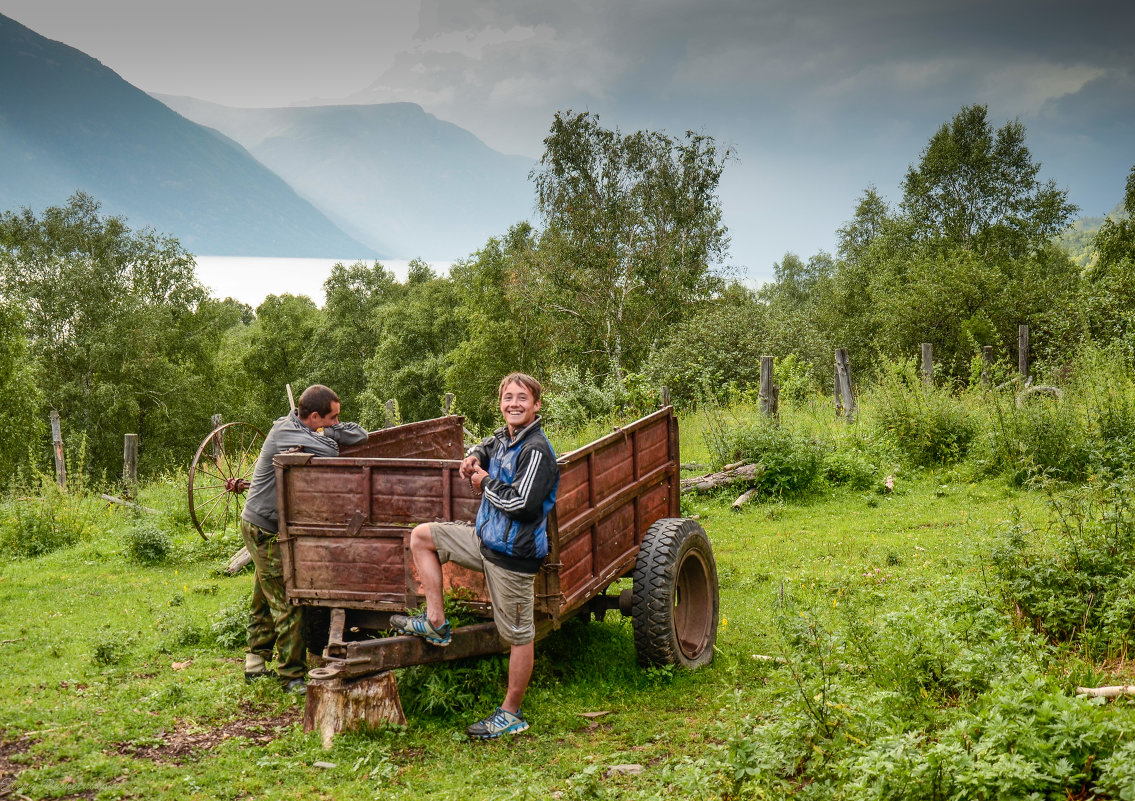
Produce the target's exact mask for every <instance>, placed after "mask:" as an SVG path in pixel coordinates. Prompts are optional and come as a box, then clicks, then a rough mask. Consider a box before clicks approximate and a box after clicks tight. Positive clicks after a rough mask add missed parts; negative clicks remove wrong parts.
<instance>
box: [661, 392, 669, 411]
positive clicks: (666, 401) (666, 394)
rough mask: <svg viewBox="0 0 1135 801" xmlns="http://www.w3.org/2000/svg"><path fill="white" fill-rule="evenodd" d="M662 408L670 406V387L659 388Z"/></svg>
mask: <svg viewBox="0 0 1135 801" xmlns="http://www.w3.org/2000/svg"><path fill="white" fill-rule="evenodd" d="M661 397H662V408H663V409H665V408H666V407H667V406H669V405H670V387H662V388H661Z"/></svg>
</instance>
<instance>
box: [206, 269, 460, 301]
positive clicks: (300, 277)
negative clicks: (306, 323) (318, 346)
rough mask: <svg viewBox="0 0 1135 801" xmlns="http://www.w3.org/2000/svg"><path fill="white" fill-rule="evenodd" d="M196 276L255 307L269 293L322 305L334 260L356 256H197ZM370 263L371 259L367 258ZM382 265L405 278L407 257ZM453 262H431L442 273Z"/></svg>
mask: <svg viewBox="0 0 1135 801" xmlns="http://www.w3.org/2000/svg"><path fill="white" fill-rule="evenodd" d="M195 258H196V261H197V278H198V280H199V281H200V282H201V283H202V284H204V285H205V286H207V287H209V289H210V291H211V292H212V294H213V297H216V298H236V299H237V300H239V301H241V302H242V303H247V304H248V305H249V306H252V307H253V308H256V307H257V306H259V305H260V303H261V302H262V301H263V300H264V298H266V297H268V296H269V295H283V294H285V293H287V294H292V295H307V296H308V297H309V298H311V299H312V300H314V301H315V302H316V303H317V304H319V305H320V306H322V305H323V282H324V281H326V280H327V277H328V276H329V275H331V268H332V267H334V266H335V265H336V264H337V263H339V262H343V263H344V264H353V263H354V262H355V261H356V259H277V258H269V257H259V256H196V257H195ZM367 263H368V264H371V263H373V262H367ZM381 263H382V266H383V267H385V268H386V269H387V271H389V272H391V273H394V275H395V276H397V277H398V279H399V280H400V281H405V280H406V274H407V272H408V270H409V264H410V261H409V259H382V260H381ZM450 264H452V262H448V261H442V262H430V266H431V267H432V268H433V269H434V272H436V273H439V274H442V275H444V274H445V273H447V272H448V271H449V266H450Z"/></svg>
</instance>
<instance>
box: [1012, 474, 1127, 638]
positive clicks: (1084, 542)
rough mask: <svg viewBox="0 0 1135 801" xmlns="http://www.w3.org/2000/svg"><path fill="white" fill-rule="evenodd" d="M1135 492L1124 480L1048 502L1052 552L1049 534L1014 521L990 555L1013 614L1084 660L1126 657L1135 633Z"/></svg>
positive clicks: (1092, 487)
mask: <svg viewBox="0 0 1135 801" xmlns="http://www.w3.org/2000/svg"><path fill="white" fill-rule="evenodd" d="M1133 489H1135V484H1133V483H1132V482H1131V481H1130V480H1127V481H1123V482H1121V483H1116V484H1110V485H1108V486H1105V487H1097V486H1093V485H1089V486H1086V487H1083V488H1079V489H1077V490H1075V491H1073V492H1072V493H1070V494H1068V495H1066V496H1059V495H1053V496H1052V497H1051V498H1050V504H1051V509H1052V518H1053V519H1052V522H1051V525H1050V527H1049V531H1052V532H1055V534H1056V537H1057V539H1056V542H1055V543H1054V544H1053V545H1051V546H1049V545H1048V544H1047V543H1046V541H1045V540H1046V538H1047V537H1046V532H1042V531H1037V530H1036V529H1032V528H1029V527H1028V526H1025V525H1024V524H1023V523H1021V522H1019V521H1018V522H1017V523H1015V524H1014V525H1012V526H1011V527H1010V528H1009V530H1008V531H1007V532H1006V535H1005V537H1004V540H1003V542H1002V543H1001V544H1000V545H999V546H998V547H997V549H996V550H995V551H994V553H993V564H994V566H995V569H996V571H997V575H998V577H999V578H1000V580H1001V587H1002V592H1003V595H1004V597H1005V598H1006V600H1007V601H1008V602H1009V604H1010V605H1011V606H1012V608H1013V609H1014V610H1015V611H1016V612H1017V613H1018V614H1019V615H1020V616H1021V617H1022V619H1024V620H1025V621H1027V622H1028V623H1029V624H1030V625H1031V626H1032V627H1033V628H1035V629H1036V631H1038V632H1039V633H1041V634H1042V635H1044V636H1045V637H1047V638H1049V639H1050V640H1051V641H1052V642H1054V643H1058V644H1074V645H1076V646H1078V647H1080V648H1081V649H1083V650H1084V652H1085V656H1087V657H1088V658H1099V657H1104V656H1108V655H1116V654H1120V655H1124V656H1125V655H1126V653H1127V649H1128V644H1129V642H1130V640H1131V636H1132V634H1133V633H1135V509H1133V507H1132V501H1131V492H1132V490H1133ZM1049 536H1050V535H1049Z"/></svg>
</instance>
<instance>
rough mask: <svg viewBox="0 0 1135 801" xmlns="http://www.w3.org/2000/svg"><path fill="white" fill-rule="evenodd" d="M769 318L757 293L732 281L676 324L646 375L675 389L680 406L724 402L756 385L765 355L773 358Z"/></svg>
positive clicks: (676, 400) (657, 352) (653, 354)
mask: <svg viewBox="0 0 1135 801" xmlns="http://www.w3.org/2000/svg"><path fill="white" fill-rule="evenodd" d="M789 255H791V254H789ZM769 315H770V309H769V307H768V306H767V305H766V304H765V303H762V302H761V300H760V298H759V297H758V296H757V294H756V293H754V292H753V291H752V290H751V289H748V288H747V287H745V286H743V285H741V284H738V283H731V284H729V285H728V286H727V287H726V288H725V290H724V291H723V292H722V293H721V294H720V295H719V296H718V297H716V298H714V299H713V300H712V301H710V302H708V303H706V304H704V305H703V306H701V307H700V308H699V309H698V310H697V311H695V312H694V313H693V314H692V315H690V316H689V317H688V318H687V319H685V320H683V321H682V322H681V323H679V324H678V325H676V326H674V328H673V330H672V331H671V332H670V336H669V338H668V340H667V342H666V343H665V344H664V345H662V346H661V347H659V348H658V349H656V350H655V351H654V352H653V353H652V354H651V356H650V360H649V361H648V362H647V366H646V373H647V375H648V376H649V377H650V379H651V381H652V382H653V383H654V384H655V385H656V386H667V387H669V388H670V395H671V397H672V398H673V400H674V402H675V403H689V402H692V401H697V400H699V399H705V398H710V399H715V400H721V399H724V398H726V397H727V396H728V394H729V392H730V391H731V390H737V389H744V388H745V387H748V386H756V385H757V384H759V383H760V371H761V356H763V355H769V353H768V350H767V348H768V318H769Z"/></svg>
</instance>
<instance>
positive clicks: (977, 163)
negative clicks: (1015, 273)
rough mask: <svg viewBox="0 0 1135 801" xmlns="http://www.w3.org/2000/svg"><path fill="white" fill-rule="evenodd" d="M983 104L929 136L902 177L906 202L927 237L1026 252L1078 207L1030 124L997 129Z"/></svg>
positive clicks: (920, 235) (1012, 252) (1064, 224)
mask: <svg viewBox="0 0 1135 801" xmlns="http://www.w3.org/2000/svg"><path fill="white" fill-rule="evenodd" d="M987 113H988V109H987V107H986V106H983V105H973V106H965V107H964V108H962V110H961V111H959V112H958V113H957V114H955V115H954V118H953V119H952V120H951V121H950V122H948V123H944V124H943V125H942V127H941V128H939V129H938V131H937V132H936V133H935V134H934V135H933V136H932V137H931V138H930V142H929V144H927V146H926V148H925V149H924V150H923V151H922V156H921V159H920V160H919V163H918V165H917V166H916V167H914V166H912V167H911V168H910V169H909V170H908V171H907V174H906V180H905V181H904V182H903V201H902V210H903V212H904V213H905V214H906V215H908V217H909V218H910V220H911V222H912V224H913V226H914V230H915V233H916V236H917V237H918V238H919V239H920V240H921V241H924V242H931V243H942V244H945V245H947V246H958V247H961V248H963V249H965V250H977V251H978V252H981V253H987V254H990V253H995V252H1000V253H1005V254H1009V255H1024V254H1027V253H1029V252H1034V251H1036V250H1037V249H1039V248H1041V247H1043V246H1044V245H1045V244H1046V243H1047V242H1048V240H1049V239H1051V238H1052V237H1053V236H1054V235H1056V234H1058V233H1059V232H1060V231H1061V230H1063V229H1064V228H1066V227H1067V225H1068V223H1069V222H1070V220H1071V218H1072V215H1073V214H1074V213H1075V211H1076V207H1075V206H1074V205H1072V204H1071V203H1069V202H1068V200H1067V192H1066V191H1064V190H1061V189H1057V188H1056V185H1055V183H1054V182H1053V181H1051V180H1050V181H1047V182H1046V183H1041V182H1039V181H1038V180H1037V174H1038V173H1039V172H1040V164H1039V163H1036V162H1034V161H1033V158H1032V154H1031V153H1030V152H1029V149H1028V147H1027V146H1026V145H1025V127H1024V126H1023V125H1021V123H1020V122H1018V121H1015V120H1014V121H1012V122H1008V123H1006V124H1005V125H1003V126H1002V127H1001V128H999V129H998V130H997V131H996V133H995V132H994V131H993V126H992V125H991V124H990V122H989V120H988V117H987Z"/></svg>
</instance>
